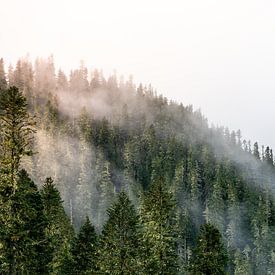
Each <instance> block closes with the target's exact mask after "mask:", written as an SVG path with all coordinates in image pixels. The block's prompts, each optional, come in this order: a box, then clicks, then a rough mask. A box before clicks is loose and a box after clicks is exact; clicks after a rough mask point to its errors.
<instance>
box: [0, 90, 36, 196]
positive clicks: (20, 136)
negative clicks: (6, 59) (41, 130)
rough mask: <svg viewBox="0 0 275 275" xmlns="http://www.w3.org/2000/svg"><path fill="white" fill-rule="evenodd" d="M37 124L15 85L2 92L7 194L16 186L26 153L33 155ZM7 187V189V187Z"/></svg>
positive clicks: (1, 163) (1, 152) (1, 155)
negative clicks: (34, 134)
mask: <svg viewBox="0 0 275 275" xmlns="http://www.w3.org/2000/svg"><path fill="white" fill-rule="evenodd" d="M34 125H35V123H34V121H33V119H32V117H31V116H30V115H29V113H28V110H27V102H26V98H25V97H24V96H23V95H22V93H21V92H19V90H18V89H17V88H16V87H10V88H9V89H8V90H1V91H0V126H1V128H0V137H1V138H0V169H1V174H2V175H5V176H2V184H1V190H2V192H6V195H7V194H8V193H9V192H11V193H14V192H15V190H16V188H17V183H16V174H17V173H18V170H19V165H20V161H21V159H22V157H23V156H25V155H31V154H32V150H31V149H30V146H31V144H32V141H33V133H34V132H35V130H34V127H33V126H34ZM4 189H5V190H4Z"/></svg>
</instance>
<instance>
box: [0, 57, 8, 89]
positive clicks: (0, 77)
mask: <svg viewBox="0 0 275 275" xmlns="http://www.w3.org/2000/svg"><path fill="white" fill-rule="evenodd" d="M6 88H7V79H6V74H5V68H4V60H3V58H1V59H0V90H4V89H6Z"/></svg>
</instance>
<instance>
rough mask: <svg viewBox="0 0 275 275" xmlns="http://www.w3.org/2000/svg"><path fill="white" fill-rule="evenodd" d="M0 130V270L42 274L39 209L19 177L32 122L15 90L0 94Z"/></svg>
mask: <svg viewBox="0 0 275 275" xmlns="http://www.w3.org/2000/svg"><path fill="white" fill-rule="evenodd" d="M0 126H1V128H0V206H1V214H0V230H1V234H0V249H1V250H3V252H2V253H3V254H2V253H1V254H2V255H3V256H2V257H1V261H2V263H1V268H3V273H9V274H17V273H18V272H23V273H27V272H36V271H37V270H41V271H42V270H43V267H45V265H43V264H42V261H43V260H45V261H46V257H45V255H43V251H44V247H43V245H42V244H43V243H44V244H46V240H43V237H44V235H43V234H44V231H43V230H44V228H43V226H44V225H45V221H44V216H43V205H42V203H41V198H40V195H39V193H38V191H37V187H36V186H35V184H34V183H33V182H32V181H31V180H30V179H29V177H28V175H27V173H26V172H25V171H21V172H20V173H19V167H20V164H21V159H22V157H23V156H25V155H31V154H32V150H31V149H30V146H31V143H32V139H33V133H34V129H33V126H34V122H33V120H32V119H31V117H30V115H29V114H28V110H27V103H26V98H25V97H24V96H23V95H22V93H21V92H19V90H18V89H17V88H16V87H11V88H9V89H8V90H1V91H0ZM41 238H42V240H41ZM40 254H41V255H42V258H41V257H40V256H41V255H40ZM37 257H39V258H37ZM36 259H37V261H36ZM39 260H40V261H39ZM38 262H39V263H38ZM40 265H41V267H39V266H40ZM44 271H45V270H44ZM44 271H43V272H44Z"/></svg>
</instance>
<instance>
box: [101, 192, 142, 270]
mask: <svg viewBox="0 0 275 275" xmlns="http://www.w3.org/2000/svg"><path fill="white" fill-rule="evenodd" d="M138 229H139V224H138V217H137V213H136V211H135V209H134V206H133V205H132V204H131V202H130V200H129V199H128V197H127V195H126V194H125V193H124V192H121V193H119V195H118V197H117V200H116V201H115V203H114V204H113V205H112V206H111V207H110V208H109V209H108V221H107V222H106V224H105V225H104V227H103V231H102V236H101V239H100V246H99V247H100V249H99V256H100V261H99V267H100V272H101V273H102V274H112V275H117V274H121V275H122V274H123V275H127V274H129V275H130V274H131V275H132V274H140V265H139V243H140V241H139V233H138ZM100 272H99V273H100ZM101 273H100V274H101Z"/></svg>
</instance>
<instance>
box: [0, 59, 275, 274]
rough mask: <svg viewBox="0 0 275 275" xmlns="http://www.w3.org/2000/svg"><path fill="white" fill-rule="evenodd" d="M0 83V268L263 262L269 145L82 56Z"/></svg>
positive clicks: (171, 268)
mask: <svg viewBox="0 0 275 275" xmlns="http://www.w3.org/2000/svg"><path fill="white" fill-rule="evenodd" d="M89 79H90V80H89ZM13 85H16V86H17V87H18V88H19V90H18V89H17V88H15V87H13ZM0 86H1V101H0V104H1V114H0V115H1V117H0V118H1V167H0V168H1V198H0V203H1V209H3V211H1V214H0V215H1V224H0V228H1V229H0V230H1V240H0V264H1V271H2V270H3V272H2V273H10V274H18V273H19V274H20V272H21V273H22V274H24V273H26V272H29V273H31V274H32V273H33V274H36V273H37V274H43V272H44V273H50V274H223V273H224V274H225V273H229V274H274V264H275V252H274V247H275V243H274V242H275V240H274V239H275V238H274V233H275V232H274V231H275V229H274V228H275V207H274V171H275V170H274V160H273V153H272V150H271V148H269V147H262V148H261V149H260V147H259V145H258V143H255V144H254V145H253V148H252V146H251V142H250V141H245V140H242V137H241V132H240V131H237V132H234V131H233V132H230V131H229V130H228V129H227V128H222V127H219V128H217V127H214V126H212V127H209V126H208V124H207V120H206V119H205V118H204V117H203V116H202V115H201V113H200V112H199V111H193V109H192V106H187V107H184V106H183V105H181V104H177V103H175V102H168V101H167V99H166V98H164V97H162V96H158V95H156V93H155V91H154V90H153V88H152V87H151V86H148V87H146V86H142V85H139V86H138V87H136V86H135V85H134V84H133V82H132V79H131V78H129V80H128V81H124V80H123V79H121V80H119V81H118V80H117V77H116V75H112V76H111V77H109V79H107V80H106V79H105V78H104V76H103V74H102V72H99V71H97V70H95V71H94V72H93V73H92V76H91V77H88V70H87V69H86V68H85V66H84V65H83V64H81V66H80V68H79V69H77V70H74V71H72V72H71V74H70V77H69V79H67V77H66V75H65V74H64V73H63V72H62V71H61V70H60V71H59V72H58V74H57V75H55V69H54V63H53V59H52V57H50V58H49V59H48V60H43V59H37V60H36V62H35V66H34V69H33V66H32V64H31V63H30V62H29V61H28V60H27V59H26V58H25V59H21V60H19V61H18V63H17V65H16V68H15V69H13V68H12V67H10V68H9V72H8V75H7V77H6V74H5V71H4V67H3V60H1V63H0ZM27 103H28V107H27ZM34 116H35V120H36V121H37V125H36V126H35V124H34V119H33V117H34ZM35 131H37V134H35ZM33 152H34V153H33ZM22 167H23V168H25V169H26V170H27V171H28V173H29V174H28V173H27V172H26V171H25V170H22ZM50 176H51V177H52V178H49V177H50ZM45 178H46V180H45ZM31 179H32V180H31ZM52 179H54V181H53V180H52ZM34 182H35V183H34ZM36 184H37V185H38V186H39V189H38V188H37V185H36ZM63 207H64V208H63ZM64 209H65V211H64Z"/></svg>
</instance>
